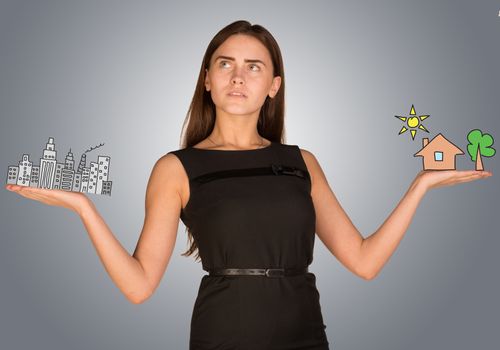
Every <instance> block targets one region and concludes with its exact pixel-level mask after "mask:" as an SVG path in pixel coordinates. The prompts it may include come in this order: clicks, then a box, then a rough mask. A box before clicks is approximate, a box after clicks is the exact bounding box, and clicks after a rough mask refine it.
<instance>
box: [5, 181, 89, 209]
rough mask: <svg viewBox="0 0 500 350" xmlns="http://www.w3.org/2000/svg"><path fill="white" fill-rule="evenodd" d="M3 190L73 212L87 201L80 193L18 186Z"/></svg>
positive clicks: (7, 186)
mask: <svg viewBox="0 0 500 350" xmlns="http://www.w3.org/2000/svg"><path fill="white" fill-rule="evenodd" d="M5 188H6V189H7V190H9V191H12V192H16V193H18V194H20V195H21V196H23V197H26V198H29V199H33V200H36V201H39V202H42V203H45V204H48V205H53V206H59V207H64V208H68V209H70V210H73V211H78V209H79V208H81V207H82V205H83V204H84V203H85V202H88V201H89V199H88V197H87V196H86V195H85V194H83V193H81V192H71V191H64V190H54V189H45V188H35V187H28V186H19V185H6V186H5Z"/></svg>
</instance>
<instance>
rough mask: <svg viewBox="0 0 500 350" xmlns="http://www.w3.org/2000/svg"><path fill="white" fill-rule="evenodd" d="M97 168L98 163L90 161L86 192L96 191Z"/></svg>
mask: <svg viewBox="0 0 500 350" xmlns="http://www.w3.org/2000/svg"><path fill="white" fill-rule="evenodd" d="M98 169H99V164H98V163H96V162H90V176H89V187H88V189H87V192H88V193H96V188H97V170H98Z"/></svg>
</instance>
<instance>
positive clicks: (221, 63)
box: [219, 61, 229, 67]
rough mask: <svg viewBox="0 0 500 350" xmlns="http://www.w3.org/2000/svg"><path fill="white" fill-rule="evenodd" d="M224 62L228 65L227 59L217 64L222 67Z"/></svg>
mask: <svg viewBox="0 0 500 350" xmlns="http://www.w3.org/2000/svg"><path fill="white" fill-rule="evenodd" d="M226 63H227V64H228V65H229V62H228V61H220V63H219V66H220V67H224V64H226Z"/></svg>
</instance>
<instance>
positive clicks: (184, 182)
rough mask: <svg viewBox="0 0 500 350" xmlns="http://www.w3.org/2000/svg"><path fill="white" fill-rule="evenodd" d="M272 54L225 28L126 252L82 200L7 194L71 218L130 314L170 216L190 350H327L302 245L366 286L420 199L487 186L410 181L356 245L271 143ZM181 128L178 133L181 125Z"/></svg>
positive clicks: (168, 244)
mask: <svg viewBox="0 0 500 350" xmlns="http://www.w3.org/2000/svg"><path fill="white" fill-rule="evenodd" d="M284 88H285V83H284V74H283V63H282V58H281V53H280V49H279V47H278V44H277V43H276V41H275V39H274V38H273V37H272V35H271V34H270V33H269V32H268V31H267V30H266V29H265V28H263V27H261V26H259V25H251V24H250V23H248V22H246V21H237V22H234V23H232V24H230V25H228V26H226V27H225V28H223V29H222V30H221V31H220V32H219V33H217V34H216V35H215V37H214V38H213V39H212V41H211V42H210V44H209V45H208V48H207V50H206V53H205V56H204V59H203V63H202V66H201V70H200V75H199V78H198V83H197V86H196V90H195V94H194V97H193V100H192V103H191V106H190V108H189V112H188V116H187V119H186V121H187V129H186V132H185V137H184V142H183V148H182V149H179V150H176V151H171V152H169V153H167V154H166V155H164V156H163V157H161V158H160V159H159V160H158V161H157V162H156V164H155V166H154V168H153V170H152V173H151V177H150V179H149V182H148V187H147V191H146V217H145V221H144V227H143V229H142V232H141V234H140V238H139V241H138V244H137V247H136V249H135V251H134V254H133V255H132V256H130V254H129V253H128V252H127V251H126V250H125V249H124V248H123V247H122V245H121V244H120V243H119V242H118V241H117V240H116V238H115V237H114V235H113V233H112V232H111V231H110V230H109V228H108V227H107V225H106V223H105V222H104V220H103V219H102V217H101V216H100V215H99V213H98V212H97V210H96V208H95V207H94V205H93V203H92V202H91V200H90V199H89V198H88V197H87V196H85V195H84V194H82V193H73V192H65V191H61V190H46V189H39V188H30V187H21V186H14V185H8V186H7V189H9V190H11V191H15V192H17V193H19V194H20V195H22V196H24V197H27V198H31V199H35V200H38V201H40V202H43V203H46V204H50V205H57V206H62V207H66V208H69V209H71V210H73V211H75V212H76V213H78V214H79V215H80V217H81V219H82V221H83V224H84V225H85V228H86V229H87V231H88V233H89V236H90V239H91V240H92V243H93V244H94V246H95V248H96V250H97V253H98V255H99V258H100V259H101V261H102V263H103V264H104V266H105V268H106V270H107V271H108V273H109V275H110V276H111V278H112V279H113V281H114V282H115V283H116V285H117V286H118V287H119V288H120V290H121V291H122V292H123V293H124V294H125V296H126V297H127V299H128V300H130V301H131V302H132V303H142V302H144V301H145V300H146V299H148V298H149V297H150V296H151V295H152V293H153V292H154V291H155V289H156V288H157V286H158V285H159V283H160V280H161V278H162V276H163V274H164V271H165V269H166V267H167V265H168V262H169V260H170V257H171V254H172V251H173V248H174V244H175V240H176V233H177V229H178V223H179V217H180V218H181V219H182V220H183V222H184V223H185V225H186V227H187V228H188V230H189V232H188V234H189V236H188V237H189V239H190V242H191V246H190V248H189V250H188V251H187V252H186V253H184V254H183V255H187V256H189V255H191V254H192V253H194V252H195V251H196V250H198V255H197V257H201V261H202V265H203V268H204V269H205V270H206V271H207V272H209V274H207V275H205V276H203V278H202V280H201V283H200V286H199V290H198V297H197V299H196V301H195V305H194V309H193V315H192V319H191V337H190V349H328V345H329V343H328V341H327V338H326V333H325V325H324V323H323V318H322V314H321V308H320V303H319V293H318V291H317V289H316V284H315V275H314V274H313V273H311V272H309V271H308V269H307V266H308V265H309V264H310V263H311V262H312V252H313V246H314V238H315V234H317V235H318V237H319V238H320V239H321V241H322V242H323V243H324V244H325V245H326V247H327V248H328V249H329V250H330V251H331V253H332V254H333V255H334V256H335V257H336V258H337V259H338V260H339V261H340V262H341V263H342V264H343V265H344V266H345V267H346V268H347V269H349V270H350V271H351V272H353V273H354V274H356V275H357V276H359V277H361V278H363V279H367V280H369V279H373V278H374V277H375V276H377V274H378V273H379V272H380V270H381V269H382V267H383V266H384V264H385V263H386V262H387V261H388V259H389V257H390V256H391V255H392V253H393V252H394V250H395V249H396V247H397V246H398V244H399V242H400V240H401V239H402V237H403V235H404V233H405V231H406V230H407V228H408V225H409V223H410V221H411V219H412V217H413V215H414V213H415V210H416V208H417V206H418V204H419V202H420V200H421V199H422V197H423V196H424V194H425V193H426V192H427V191H428V190H429V189H431V188H437V187H441V186H447V185H454V184H457V183H460V182H467V181H472V180H477V179H480V178H484V177H487V176H491V173H489V172H478V171H435V172H429V171H427V172H425V171H424V172H421V173H419V174H418V175H417V177H416V178H415V180H414V181H413V182H412V184H411V185H410V188H409V189H408V191H407V193H406V194H405V195H404V197H403V198H402V200H401V201H400V203H399V204H398V206H397V207H396V208H395V210H394V211H393V212H392V213H391V215H390V216H389V217H388V219H387V220H386V221H385V222H384V223H383V225H382V226H381V227H380V228H379V229H378V230H377V231H376V232H375V233H373V234H372V235H370V236H369V237H367V238H363V236H362V235H361V234H360V233H359V231H358V230H357V229H356V228H355V227H354V225H353V224H352V223H351V221H350V219H349V217H348V216H347V215H346V213H345V212H344V210H343V209H342V207H341V206H340V204H339V202H338V201H337V199H336V198H335V195H334V194H333V192H332V190H331V189H330V187H329V185H328V182H327V180H326V178H325V175H324V173H323V171H322V169H321V167H320V165H319V163H318V161H317V160H316V158H315V157H314V155H313V154H312V153H311V152H309V151H306V150H304V149H300V148H299V147H298V146H295V145H286V144H283V143H282V138H283V120H284ZM185 125H186V123H185Z"/></svg>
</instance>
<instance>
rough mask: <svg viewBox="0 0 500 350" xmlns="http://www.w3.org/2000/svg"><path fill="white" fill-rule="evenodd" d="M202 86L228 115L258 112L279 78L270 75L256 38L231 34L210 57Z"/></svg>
mask: <svg viewBox="0 0 500 350" xmlns="http://www.w3.org/2000/svg"><path fill="white" fill-rule="evenodd" d="M209 67H210V68H209V69H208V70H206V75H205V88H206V89H207V91H210V94H211V96H212V101H213V102H214V104H215V106H216V109H219V110H222V111H224V112H226V113H228V114H240V115H241V114H245V115H248V114H253V113H255V112H256V114H257V116H258V114H259V111H260V108H261V107H262V105H263V104H264V101H265V99H266V97H267V96H269V97H271V98H273V97H274V96H275V95H276V93H277V92H278V89H279V86H280V84H281V77H273V63H272V60H271V55H270V54H269V51H268V50H267V48H266V47H265V46H264V45H263V44H262V43H261V42H260V41H259V40H258V39H256V38H254V37H252V36H249V35H244V34H235V35H231V36H230V37H229V38H227V39H226V41H224V42H223V43H222V45H220V46H219V47H218V48H217V50H215V52H214V54H213V55H212V57H211V59H210V66H209Z"/></svg>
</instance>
